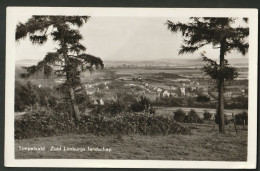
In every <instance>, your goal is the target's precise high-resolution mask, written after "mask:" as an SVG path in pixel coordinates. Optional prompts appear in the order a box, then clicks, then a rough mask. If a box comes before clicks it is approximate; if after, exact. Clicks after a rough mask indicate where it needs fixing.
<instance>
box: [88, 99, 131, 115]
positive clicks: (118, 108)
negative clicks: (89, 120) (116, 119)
mask: <svg viewBox="0 0 260 171" xmlns="http://www.w3.org/2000/svg"><path fill="white" fill-rule="evenodd" d="M124 111H126V105H125V104H124V103H123V102H122V101H119V100H118V101H110V102H106V103H105V104H104V105H97V106H96V107H95V108H94V109H93V110H92V114H113V115H115V114H118V113H122V112H124Z"/></svg>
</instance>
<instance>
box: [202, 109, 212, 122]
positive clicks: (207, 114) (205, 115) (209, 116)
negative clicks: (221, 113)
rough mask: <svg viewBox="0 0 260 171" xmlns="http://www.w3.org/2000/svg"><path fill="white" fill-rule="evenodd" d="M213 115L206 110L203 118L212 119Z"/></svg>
mask: <svg viewBox="0 0 260 171" xmlns="http://www.w3.org/2000/svg"><path fill="white" fill-rule="evenodd" d="M211 117H212V114H211V113H209V112H208V111H205V112H204V113H203V119H204V120H207V121H209V120H210V119H211Z"/></svg>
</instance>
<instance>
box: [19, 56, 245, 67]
mask: <svg viewBox="0 0 260 171" xmlns="http://www.w3.org/2000/svg"><path fill="white" fill-rule="evenodd" d="M39 61H40V60H34V59H24V60H19V61H16V66H31V65H36V64H37V63H38V62H39ZM228 61H229V63H230V64H231V65H233V66H244V67H247V66H248V58H246V57H245V58H243V57H242V58H229V59H228ZM104 64H105V65H107V66H111V65H114V66H119V65H123V64H126V65H136V66H145V65H152V66H167V65H169V66H187V67H191V66H194V67H199V66H203V65H204V62H203V61H202V58H167V59H166V58H165V59H164V58H162V59H157V60H139V61H137V60H104Z"/></svg>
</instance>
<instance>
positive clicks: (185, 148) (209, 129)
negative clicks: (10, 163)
mask: <svg viewBox="0 0 260 171" xmlns="http://www.w3.org/2000/svg"><path fill="white" fill-rule="evenodd" d="M190 126H191V132H192V135H167V136H141V135H124V136H115V135H110V136H95V135H92V134H84V135H83V134H81V135H80V134H66V135H62V136H55V137H43V138H32V139H23V140H16V141H15V157H16V158H17V159H29V158H46V159H54V158H55V159H56V158H64V159H67V158H70V159H135V160H203V161H246V160H247V131H246V130H242V128H241V127H239V132H238V135H236V133H235V131H234V126H233V125H232V124H230V125H227V126H226V131H227V133H226V134H225V135H222V134H219V133H218V126H217V125H215V124H213V121H212V122H207V123H204V124H198V125H197V127H196V126H195V124H190ZM19 146H20V147H21V146H22V147H34V146H35V147H40V146H44V147H45V151H26V150H19ZM51 146H55V147H60V146H61V147H62V149H63V147H64V146H65V147H74V148H85V149H86V151H83V152H80V151H63V150H62V151H50V149H51ZM88 147H89V148H96V147H99V148H103V147H105V148H106V149H107V148H109V149H111V151H110V152H108V151H90V150H88Z"/></svg>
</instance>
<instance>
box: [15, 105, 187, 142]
mask: <svg viewBox="0 0 260 171" xmlns="http://www.w3.org/2000/svg"><path fill="white" fill-rule="evenodd" d="M70 132H75V133H79V134H84V133H93V134H95V135H111V134H114V135H130V134H140V135H168V134H183V135H187V134H190V130H189V129H188V128H187V127H185V126H182V125H180V124H179V123H177V122H176V121H175V120H174V119H173V117H163V116H154V115H148V114H143V113H126V114H118V115H114V116H113V117H110V116H105V115H83V116H82V117H81V120H80V121H79V122H78V123H77V124H75V122H74V120H73V118H71V115H70V114H69V113H66V112H61V111H53V110H47V109H45V108H42V109H39V110H36V111H33V112H29V113H27V114H25V115H23V116H22V117H21V118H19V119H16V121H15V138H16V139H24V138H33V137H43V136H44V137H46V136H53V135H61V134H66V133H70Z"/></svg>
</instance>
